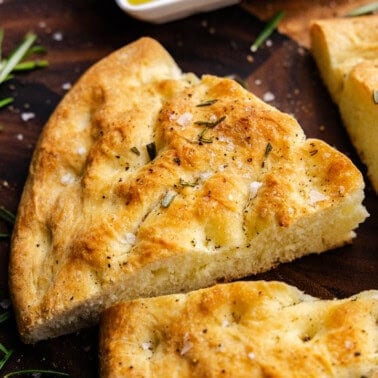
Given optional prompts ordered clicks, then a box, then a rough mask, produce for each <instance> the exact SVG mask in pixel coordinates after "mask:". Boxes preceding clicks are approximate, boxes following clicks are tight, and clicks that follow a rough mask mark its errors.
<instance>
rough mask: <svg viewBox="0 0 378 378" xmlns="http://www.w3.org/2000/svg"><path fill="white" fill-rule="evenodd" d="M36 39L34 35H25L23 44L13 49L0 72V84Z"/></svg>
mask: <svg viewBox="0 0 378 378" xmlns="http://www.w3.org/2000/svg"><path fill="white" fill-rule="evenodd" d="M36 38H37V36H36V35H35V34H34V33H28V34H26V36H25V38H24V40H23V42H21V44H20V45H19V46H17V47H16V48H15V50H14V51H13V52H12V54H11V55H10V57H9V59H8V60H7V63H6V64H5V66H4V67H3V68H2V70H1V71H0V84H1V83H2V82H3V81H4V80H5V79H6V77H7V76H8V74H10V73H11V72H12V70H13V69H14V67H15V66H16V65H17V64H18V63H19V62H20V61H21V60H22V59H23V58H24V56H25V55H26V53H27V52H28V50H29V48H30V47H31V46H32V45H33V43H34V41H35V40H36Z"/></svg>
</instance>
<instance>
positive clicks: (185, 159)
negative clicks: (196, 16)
mask: <svg viewBox="0 0 378 378" xmlns="http://www.w3.org/2000/svg"><path fill="white" fill-rule="evenodd" d="M363 187H364V183H363V179H362V175H361V173H360V172H359V171H358V170H357V168H356V167H355V166H354V165H353V164H352V162H351V161H350V160H349V159H348V158H347V157H346V156H344V155H343V154H341V153H340V152H338V151H336V150H335V149H333V148H331V147H330V146H329V145H327V144H326V143H324V142H322V141H320V140H315V139H306V138H305V135H304V133H303V131H302V129H301V127H300V126H299V125H298V123H297V122H296V121H295V120H294V119H293V118H292V117H291V116H289V115H287V114H283V113H281V112H279V111H278V110H277V109H274V108H273V107H271V106H269V105H267V104H265V103H264V102H262V101H261V100H259V99H258V98H257V97H255V96H254V95H253V94H251V93H249V92H248V91H246V90H245V89H243V88H242V87H241V86H240V85H239V84H238V83H236V82H235V81H233V80H229V79H224V78H219V77H215V76H209V75H208V76H204V77H203V78H201V79H198V78H197V77H195V76H194V75H191V74H182V73H181V72H180V70H179V68H178V67H177V65H176V64H175V63H174V61H173V59H172V58H171V57H170V55H169V54H168V53H167V52H166V51H165V50H164V49H163V48H162V47H161V46H160V45H159V44H158V43H157V42H156V41H153V40H151V39H149V38H143V39H141V40H139V41H137V42H135V43H132V44H130V45H128V46H126V47H124V48H122V49H121V50H119V51H116V52H115V53H113V54H111V55H110V56H108V57H106V58H105V59H104V60H102V61H100V62H99V63H97V64H96V65H95V66H93V67H92V68H91V69H89V71H88V72H87V73H85V74H84V75H83V77H82V78H81V79H80V80H79V81H78V83H77V84H76V85H75V86H74V87H73V88H72V90H71V91H70V92H69V93H68V94H67V95H66V96H65V98H64V99H63V100H62V102H61V103H60V104H59V106H58V107H57V109H56V111H55V112H54V113H53V114H52V116H51V118H50V120H49V121H48V123H47V125H46V127H45V129H44V131H43V133H42V136H41V138H40V141H39V143H38V145H37V147H36V151H35V154H34V157H33V160H32V163H31V167H30V174H29V178H28V180H27V183H26V186H25V190H24V193H23V196H22V200H21V203H20V206H19V211H18V215H17V221H16V225H15V229H14V234H13V238H12V253H11V260H10V288H11V294H12V300H13V303H14V308H15V312H16V316H17V321H18V326H19V331H20V334H21V337H22V339H23V340H24V341H25V342H35V341H37V340H41V339H45V338H49V337H54V336H57V335H60V334H63V333H67V332H70V331H74V330H77V329H79V328H80V327H83V326H86V325H89V324H92V323H94V322H95V321H97V320H98V317H99V314H100V312H101V311H103V310H104V309H106V308H108V307H110V306H111V305H113V304H114V303H116V302H119V301H121V300H125V299H133V298H139V297H146V296H156V295H161V294H169V293H177V292H183V291H188V290H193V289H197V288H201V287H205V286H209V285H212V284H214V283H216V282H217V281H219V280H233V279H236V278H240V277H244V276H247V275H250V274H255V273H258V272H262V271H265V270H268V269H270V268H272V267H274V266H276V265H277V264H278V263H279V262H286V261H291V260H293V259H295V258H298V257H301V256H303V255H306V254H309V253H320V252H323V251H326V250H328V249H330V248H334V247H337V246H340V245H343V244H344V243H346V242H349V241H351V239H352V238H353V236H354V235H355V234H354V232H353V230H354V229H355V228H356V227H357V226H358V224H359V223H360V222H362V221H363V220H364V219H365V218H366V216H367V212H366V210H365V208H364V207H363V206H362V200H363V198H364V193H363Z"/></svg>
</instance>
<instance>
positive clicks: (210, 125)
mask: <svg viewBox="0 0 378 378" xmlns="http://www.w3.org/2000/svg"><path fill="white" fill-rule="evenodd" d="M225 119H226V116H222V117H220V118H218V119H217V120H215V121H213V122H211V121H196V122H194V124H195V125H198V126H206V127H208V128H210V129H212V128H214V127H215V126H217V125H219V124H220V123H221V122H223V121H224V120H225Z"/></svg>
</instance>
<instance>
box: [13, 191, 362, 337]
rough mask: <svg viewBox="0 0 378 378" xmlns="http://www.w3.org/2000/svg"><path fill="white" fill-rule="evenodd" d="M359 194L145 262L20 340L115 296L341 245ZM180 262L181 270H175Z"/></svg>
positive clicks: (192, 283) (253, 270)
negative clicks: (239, 242)
mask: <svg viewBox="0 0 378 378" xmlns="http://www.w3.org/2000/svg"><path fill="white" fill-rule="evenodd" d="M363 197H364V193H363V190H362V189H359V190H357V191H356V192H355V193H352V194H351V195H350V196H347V197H344V198H343V199H342V200H341V202H340V203H339V205H338V206H337V207H330V208H327V209H325V210H324V211H319V212H317V213H314V214H311V215H310V216H308V217H303V218H301V219H299V220H298V221H297V222H296V223H295V224H294V225H292V226H291V227H289V228H282V227H279V226H277V225H276V224H275V225H274V226H273V227H269V228H267V229H265V230H264V231H263V232H262V233H261V234H260V235H259V236H258V237H256V238H255V239H254V240H253V241H252V242H251V244H250V246H249V248H240V249H237V250H230V251H229V252H228V253H227V254H222V253H218V254H217V255H215V256H214V255H212V254H209V253H203V254H198V252H197V251H196V252H195V253H187V254H185V255H184V256H176V257H174V258H173V259H167V260H165V261H162V262H161V263H154V264H151V265H148V266H146V267H145V268H143V269H141V270H140V271H138V272H137V274H135V275H133V276H132V277H130V278H129V279H127V280H125V281H123V282H122V283H121V284H120V285H114V286H110V287H108V288H107V290H105V291H104V293H103V294H102V295H101V296H97V297H95V298H92V299H91V300H90V301H84V302H82V303H78V304H77V305H76V306H75V307H74V308H72V309H71V310H69V311H65V312H62V313H60V314H59V315H55V316H53V317H52V318H50V319H46V320H45V321H44V323H43V324H38V323H37V324H30V327H26V328H25V329H21V330H20V332H21V337H22V338H23V341H24V342H26V343H35V342H36V341H39V340H43V339H48V338H53V337H57V336H60V335H63V334H66V333H69V332H74V331H77V330H79V329H80V328H83V327H88V326H91V325H93V324H95V323H97V322H98V320H99V316H100V314H101V312H102V311H104V310H105V309H106V308H109V307H111V306H112V305H114V304H116V303H118V302H121V301H125V300H131V299H135V298H140V297H154V296H159V295H167V294H174V293H183V292H188V291H191V290H196V289H200V288H205V287H209V286H211V285H214V284H216V283H219V282H229V281H231V280H236V279H239V278H243V277H246V276H249V275H253V274H257V273H260V272H263V271H266V270H268V269H272V268H274V267H275V266H277V265H278V264H280V263H285V262H290V261H293V260H294V259H297V258H300V257H303V256H305V255H309V254H312V253H322V252H324V251H327V250H330V249H333V248H337V247H340V246H343V245H345V244H346V243H349V242H351V241H352V239H353V238H354V237H355V233H354V232H353V231H351V230H353V229H355V228H356V227H357V226H358V224H359V223H360V222H363V221H364V219H365V218H366V217H367V216H368V214H367V211H366V209H365V208H364V207H363V206H362V205H361V202H362V200H363ZM330 229H331V230H333V232H332V233H330V232H329V230H330ZM289 243H290V244H289ZM298 246H303V247H302V248H298ZM251 255H252V256H253V259H252V258H251ZM182 266H185V270H181V269H180V267H182ZM199 272H200V273H201V274H198V273H199ZM151 288H152V289H151Z"/></svg>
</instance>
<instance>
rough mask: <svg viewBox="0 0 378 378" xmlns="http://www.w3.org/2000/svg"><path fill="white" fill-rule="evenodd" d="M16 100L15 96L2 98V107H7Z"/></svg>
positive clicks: (0, 103)
mask: <svg viewBox="0 0 378 378" xmlns="http://www.w3.org/2000/svg"><path fill="white" fill-rule="evenodd" d="M13 101H14V98H13V97H5V98H3V99H2V100H0V109H1V108H4V107H6V106H7V105H9V104H11V103H12V102H13Z"/></svg>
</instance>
